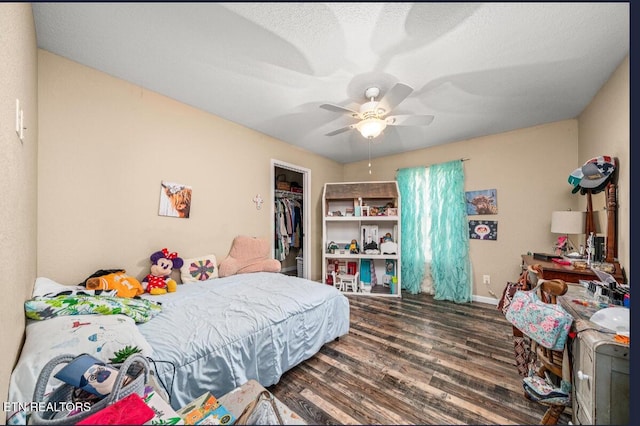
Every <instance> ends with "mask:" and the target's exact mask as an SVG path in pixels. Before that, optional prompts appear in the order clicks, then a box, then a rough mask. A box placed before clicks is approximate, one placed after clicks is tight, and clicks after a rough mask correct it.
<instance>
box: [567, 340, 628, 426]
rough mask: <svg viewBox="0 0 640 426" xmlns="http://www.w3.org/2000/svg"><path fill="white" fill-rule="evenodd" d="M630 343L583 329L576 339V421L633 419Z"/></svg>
mask: <svg viewBox="0 0 640 426" xmlns="http://www.w3.org/2000/svg"><path fill="white" fill-rule="evenodd" d="M629 403H630V399H629V345H625V344H619V343H617V342H615V341H614V340H613V339H612V335H611V334H603V333H599V332H597V331H594V330H587V331H583V332H581V333H580V334H578V337H577V338H576V339H575V340H574V342H573V422H574V423H575V424H583V425H599V424H613V425H621V424H628V423H629V418H630V416H629Z"/></svg>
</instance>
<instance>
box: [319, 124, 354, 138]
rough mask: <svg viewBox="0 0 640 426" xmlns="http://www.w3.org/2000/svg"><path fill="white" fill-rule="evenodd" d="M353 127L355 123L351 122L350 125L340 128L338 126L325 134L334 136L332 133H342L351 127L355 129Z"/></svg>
mask: <svg viewBox="0 0 640 426" xmlns="http://www.w3.org/2000/svg"><path fill="white" fill-rule="evenodd" d="M355 128H356V125H355V124H352V125H350V126H347V127H342V128H340V129H337V130H334V131H333V132H329V133H327V134H326V135H325V136H334V135H337V134H340V133H344V132H346V131H347V130H351V129H355Z"/></svg>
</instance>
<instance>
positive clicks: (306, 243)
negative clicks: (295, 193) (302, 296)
mask: <svg viewBox="0 0 640 426" xmlns="http://www.w3.org/2000/svg"><path fill="white" fill-rule="evenodd" d="M276 167H279V168H281V169H287V170H291V171H293V172H296V173H300V174H302V259H303V261H302V275H303V277H304V278H307V279H308V278H309V271H311V270H312V269H311V234H312V233H311V232H309V230H310V229H311V228H310V224H311V202H310V200H309V192H310V191H311V169H307V168H306V167H301V166H297V165H295V164H291V163H287V162H286V161H281V160H276V159H274V158H272V159H271V185H272V186H271V187H272V190H271V235H272V236H273V235H275V233H276V224H275V213H276V212H275V200H276V189H275V182H276ZM275 249H276V248H275V245H274V238H271V254H272V255H273V254H274V253H275Z"/></svg>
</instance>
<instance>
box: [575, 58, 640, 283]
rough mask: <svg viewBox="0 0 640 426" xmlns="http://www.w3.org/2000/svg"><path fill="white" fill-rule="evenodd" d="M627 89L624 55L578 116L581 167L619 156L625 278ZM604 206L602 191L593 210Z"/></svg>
mask: <svg viewBox="0 0 640 426" xmlns="http://www.w3.org/2000/svg"><path fill="white" fill-rule="evenodd" d="M629 87H630V86H629V56H627V57H626V58H625V59H624V60H623V61H622V63H621V64H620V65H619V66H618V68H617V69H616V71H615V72H614V73H613V74H612V75H611V77H610V78H609V80H608V81H607V82H606V83H605V84H604V85H603V86H602V88H601V89H600V90H599V91H598V93H597V94H596V96H595V97H594V98H593V100H592V101H591V103H590V104H589V106H588V107H587V108H585V110H584V111H583V112H582V114H580V116H579V117H578V134H579V138H580V146H579V150H578V157H579V160H580V164H582V163H584V162H585V161H588V160H589V159H591V158H593V157H598V156H601V155H610V156H613V157H618V161H619V168H618V259H619V260H620V264H621V265H622V266H623V267H624V269H625V270H626V274H627V279H629V278H630V277H631V270H630V268H631V258H630V250H631V249H630V244H631V239H630V237H629V236H630V228H629V223H630V214H629V212H630V210H631V203H630V194H631V193H630V177H629V171H630V169H631V156H630V153H629V151H630V147H631V142H630V137H629V135H630V128H629V117H630V114H629V93H630V90H629ZM581 198H585V197H581ZM585 206H586V201H585V200H581V207H582V208H583V209H584V208H585ZM604 207H605V199H604V192H602V193H600V194H597V195H596V196H594V197H593V208H594V209H595V210H599V211H601V212H602V213H604Z"/></svg>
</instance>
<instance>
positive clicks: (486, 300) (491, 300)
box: [471, 296, 498, 306]
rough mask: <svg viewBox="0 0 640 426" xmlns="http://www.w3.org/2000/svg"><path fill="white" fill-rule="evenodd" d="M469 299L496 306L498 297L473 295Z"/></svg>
mask: <svg viewBox="0 0 640 426" xmlns="http://www.w3.org/2000/svg"><path fill="white" fill-rule="evenodd" d="M471 300H473V301H474V302H478V303H488V304H491V305H495V306H498V299H495V298H493V297H486V296H473V297H472V298H471Z"/></svg>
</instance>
